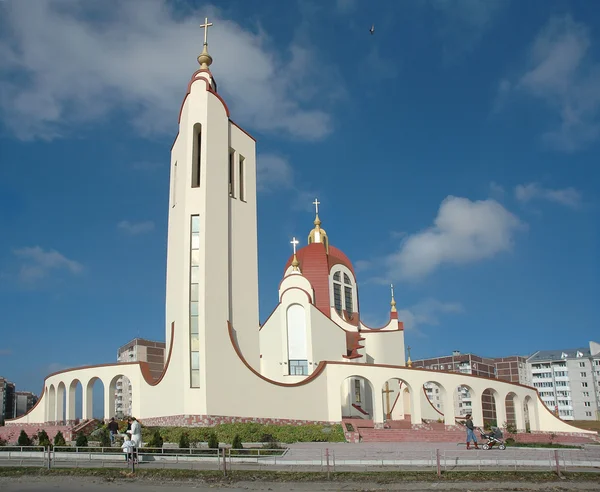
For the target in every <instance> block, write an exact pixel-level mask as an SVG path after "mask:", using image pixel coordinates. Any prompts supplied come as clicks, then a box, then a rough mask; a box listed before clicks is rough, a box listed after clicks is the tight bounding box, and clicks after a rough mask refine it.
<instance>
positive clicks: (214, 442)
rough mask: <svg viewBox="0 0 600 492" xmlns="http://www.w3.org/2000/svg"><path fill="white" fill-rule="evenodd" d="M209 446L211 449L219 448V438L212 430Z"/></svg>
mask: <svg viewBox="0 0 600 492" xmlns="http://www.w3.org/2000/svg"><path fill="white" fill-rule="evenodd" d="M208 447H209V448H210V449H219V440H218V439H217V435H216V434H215V433H214V432H211V433H210V436H208Z"/></svg>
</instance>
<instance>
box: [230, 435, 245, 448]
mask: <svg viewBox="0 0 600 492" xmlns="http://www.w3.org/2000/svg"><path fill="white" fill-rule="evenodd" d="M231 447H232V449H244V445H243V444H242V438H241V437H240V436H239V435H238V434H236V435H235V436H233V440H232V441H231Z"/></svg>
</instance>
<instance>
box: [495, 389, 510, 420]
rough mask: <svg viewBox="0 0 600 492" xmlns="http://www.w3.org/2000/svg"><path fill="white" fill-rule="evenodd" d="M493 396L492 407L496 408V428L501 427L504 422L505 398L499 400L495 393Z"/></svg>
mask: <svg viewBox="0 0 600 492" xmlns="http://www.w3.org/2000/svg"><path fill="white" fill-rule="evenodd" d="M493 394H494V405H495V407H496V425H497V426H498V427H503V426H504V422H506V420H507V417H506V396H505V397H503V398H501V397H500V395H499V394H498V393H496V392H494V393H493Z"/></svg>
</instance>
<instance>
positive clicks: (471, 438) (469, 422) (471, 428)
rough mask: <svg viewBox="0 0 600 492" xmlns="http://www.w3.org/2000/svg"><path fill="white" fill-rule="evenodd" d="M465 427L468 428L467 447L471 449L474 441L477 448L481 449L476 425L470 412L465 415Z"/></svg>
mask: <svg viewBox="0 0 600 492" xmlns="http://www.w3.org/2000/svg"><path fill="white" fill-rule="evenodd" d="M465 427H466V428H467V449H471V441H473V445H474V446H475V449H479V446H477V437H476V436H475V426H474V425H473V419H472V418H471V414H470V413H468V414H467V415H466V416H465Z"/></svg>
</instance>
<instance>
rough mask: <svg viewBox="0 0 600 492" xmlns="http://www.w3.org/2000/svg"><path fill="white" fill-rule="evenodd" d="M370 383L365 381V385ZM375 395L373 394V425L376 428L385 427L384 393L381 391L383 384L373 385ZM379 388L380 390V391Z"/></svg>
mask: <svg viewBox="0 0 600 492" xmlns="http://www.w3.org/2000/svg"><path fill="white" fill-rule="evenodd" d="M368 384H369V383H367V382H366V381H365V386H366V385H368ZM373 386H374V388H373V393H374V394H373V395H372V396H371V400H372V405H373V426H374V427H375V428H376V429H382V428H383V422H384V417H385V415H384V414H385V410H384V408H383V400H382V398H381V396H382V393H381V385H379V386H375V385H373ZM378 389H379V391H378Z"/></svg>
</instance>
